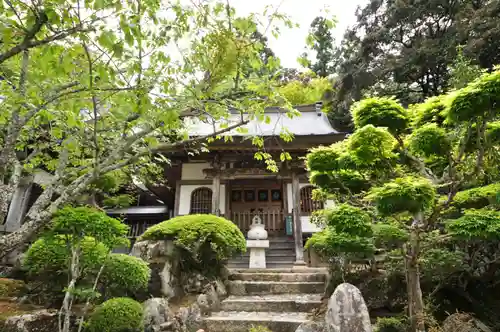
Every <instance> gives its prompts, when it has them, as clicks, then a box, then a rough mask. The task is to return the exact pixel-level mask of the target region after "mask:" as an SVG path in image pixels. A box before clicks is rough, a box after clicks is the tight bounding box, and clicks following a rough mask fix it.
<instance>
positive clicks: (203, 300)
mask: <svg viewBox="0 0 500 332" xmlns="http://www.w3.org/2000/svg"><path fill="white" fill-rule="evenodd" d="M196 303H197V304H198V307H199V308H200V312H201V315H202V316H206V315H208V314H209V313H210V300H209V299H208V295H207V294H200V295H198V298H197V299H196Z"/></svg>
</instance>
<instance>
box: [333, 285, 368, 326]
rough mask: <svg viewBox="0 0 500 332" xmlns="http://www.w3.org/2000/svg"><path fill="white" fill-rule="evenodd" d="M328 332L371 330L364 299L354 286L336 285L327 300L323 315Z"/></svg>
mask: <svg viewBox="0 0 500 332" xmlns="http://www.w3.org/2000/svg"><path fill="white" fill-rule="evenodd" d="M325 321H326V328H327V331H328V332H372V326H371V323H370V315H369V314H368V308H367V307H366V304H365V300H364V299H363V296H362V295H361V292H360V290H359V289H358V288H356V286H354V285H351V284H348V283H343V284H340V285H338V286H337V288H336V289H335V291H334V292H333V295H332V296H331V297H330V300H329V301H328V309H327V312H326V316H325Z"/></svg>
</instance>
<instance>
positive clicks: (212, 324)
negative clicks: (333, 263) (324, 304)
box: [205, 268, 326, 332]
mask: <svg viewBox="0 0 500 332" xmlns="http://www.w3.org/2000/svg"><path fill="white" fill-rule="evenodd" d="M325 279H326V272H325V271H324V270H322V269H306V268H304V269H301V270H293V269H274V270H270V269H265V270H254V271H253V270H239V271H234V272H233V273H232V274H231V276H230V280H231V281H230V285H229V294H230V296H229V297H228V298H226V299H225V300H224V301H222V303H221V311H219V312H215V313H212V315H211V316H210V317H207V318H205V323H206V327H207V332H248V331H249V330H250V328H251V327H256V326H259V325H260V326H265V327H267V328H268V329H270V330H271V331H273V332H294V331H295V330H296V329H297V327H298V326H299V325H300V324H302V323H304V322H306V321H308V320H309V313H310V312H311V311H312V310H313V309H315V308H317V307H319V306H320V305H321V296H322V294H323V291H324V287H325Z"/></svg>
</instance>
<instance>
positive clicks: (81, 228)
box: [50, 207, 129, 248]
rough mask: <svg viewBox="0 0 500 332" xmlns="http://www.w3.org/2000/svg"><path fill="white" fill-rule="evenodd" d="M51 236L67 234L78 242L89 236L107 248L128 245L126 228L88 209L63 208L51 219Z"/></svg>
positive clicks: (96, 211) (117, 221)
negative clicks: (82, 237) (82, 235)
mask: <svg viewBox="0 0 500 332" xmlns="http://www.w3.org/2000/svg"><path fill="white" fill-rule="evenodd" d="M50 233H51V234H68V235H72V236H74V237H75V240H77V241H78V240H79V237H80V236H81V234H84V235H85V236H91V237H93V238H95V239H96V240H97V241H99V242H102V243H104V244H105V245H107V246H108V247H109V248H115V247H119V246H123V245H128V244H129V242H128V240H127V238H126V236H127V233H128V226H127V225H125V224H123V223H122V222H121V221H120V220H118V219H115V218H111V217H109V216H108V215H106V213H104V212H103V211H100V210H97V209H94V208H90V207H76V208H75V207H65V208H63V209H60V210H59V211H57V213H56V214H55V216H54V218H53V219H52V227H51V230H50Z"/></svg>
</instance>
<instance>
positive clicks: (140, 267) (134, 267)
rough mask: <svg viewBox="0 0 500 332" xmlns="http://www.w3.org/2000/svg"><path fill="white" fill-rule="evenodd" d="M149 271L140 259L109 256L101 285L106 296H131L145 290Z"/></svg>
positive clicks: (126, 256)
mask: <svg viewBox="0 0 500 332" xmlns="http://www.w3.org/2000/svg"><path fill="white" fill-rule="evenodd" d="M150 277H151V269H150V268H149V266H148V264H147V263H146V262H144V261H143V260H142V259H140V258H137V257H134V256H129V255H125V254H111V255H110V256H109V257H108V260H107V261H106V265H105V267H104V270H103V273H102V275H101V280H100V281H101V283H102V284H104V288H105V293H106V296H108V297H110V296H117V295H121V296H123V295H133V294H137V293H138V292H141V291H143V290H146V289H147V287H148V282H149V278H150Z"/></svg>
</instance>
